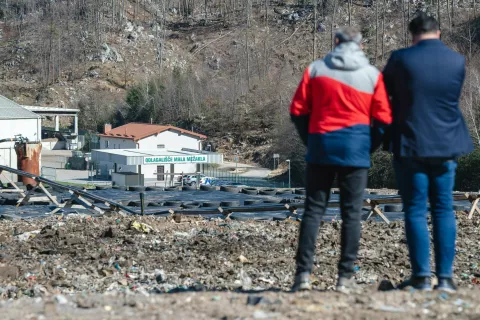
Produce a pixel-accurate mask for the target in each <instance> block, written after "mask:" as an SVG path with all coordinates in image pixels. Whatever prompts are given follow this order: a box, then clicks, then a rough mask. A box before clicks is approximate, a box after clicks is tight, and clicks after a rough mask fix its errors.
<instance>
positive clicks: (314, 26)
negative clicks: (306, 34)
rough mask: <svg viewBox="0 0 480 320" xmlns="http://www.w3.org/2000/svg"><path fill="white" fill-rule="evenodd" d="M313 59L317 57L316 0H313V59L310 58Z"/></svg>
mask: <svg viewBox="0 0 480 320" xmlns="http://www.w3.org/2000/svg"><path fill="white" fill-rule="evenodd" d="M349 1H350V0H349ZM315 59H317V0H313V59H312V60H315Z"/></svg>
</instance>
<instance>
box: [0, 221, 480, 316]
mask: <svg viewBox="0 0 480 320" xmlns="http://www.w3.org/2000/svg"><path fill="white" fill-rule="evenodd" d="M465 215H466V214H465V213H464V212H458V213H457V220H458V226H459V229H458V247H457V248H458V251H457V259H456V264H455V281H456V282H457V283H458V284H459V285H460V288H461V289H460V291H459V293H457V294H446V293H441V294H440V293H437V292H432V293H420V292H414V291H408V290H407V291H401V292H400V291H386V292H383V291H378V288H379V286H380V287H382V288H385V289H388V288H389V284H390V285H391V284H395V283H398V282H400V281H401V280H403V279H405V278H406V277H407V276H408V273H409V271H408V270H409V261H408V254H407V248H406V244H405V240H404V231H403V222H402V221H394V222H392V223H391V224H390V225H387V224H385V223H383V222H379V221H367V222H364V223H363V236H362V240H361V249H360V252H359V260H358V263H357V265H356V267H355V270H356V273H355V278H356V280H357V282H358V284H359V286H360V290H359V291H358V292H355V293H353V294H351V295H344V294H339V293H335V292H334V291H332V289H333V287H334V284H335V276H336V269H337V267H336V264H337V259H338V254H339V250H340V238H339V229H340V227H341V222H340V221H328V222H325V223H324V224H323V225H322V227H321V229H320V233H319V239H318V244H317V250H316V263H315V269H314V273H313V276H314V291H313V292H309V293H296V294H291V293H288V290H289V288H290V286H291V284H292V281H293V275H294V256H295V251H296V248H297V233H298V227H299V224H298V222H297V221H293V220H290V219H286V220H283V221H253V220H252V221H236V220H231V219H226V220H225V219H224V218H220V217H218V218H213V219H202V218H196V217H186V216H176V217H159V216H121V215H118V214H107V215H105V216H96V215H85V214H70V215H57V216H49V217H45V218H43V219H7V220H1V221H0V297H1V299H0V312H1V314H2V317H1V318H2V319H132V318H138V319H232V320H233V319H400V318H402V319H408V318H414V317H415V318H421V319H423V318H425V319H427V318H441V319H476V318H478V317H480V304H479V302H480V288H479V286H480V269H479V264H478V263H479V257H480V248H479V246H478V243H479V240H480V236H479V233H478V230H479V229H478V228H479V226H480V216H478V215H477V216H476V217H475V218H474V219H472V220H468V219H466V217H465ZM432 265H433V262H432Z"/></svg>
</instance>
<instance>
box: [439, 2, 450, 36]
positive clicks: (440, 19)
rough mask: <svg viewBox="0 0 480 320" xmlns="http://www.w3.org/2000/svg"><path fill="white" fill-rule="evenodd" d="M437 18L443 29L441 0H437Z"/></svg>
mask: <svg viewBox="0 0 480 320" xmlns="http://www.w3.org/2000/svg"><path fill="white" fill-rule="evenodd" d="M447 1H448V0H447ZM437 20H438V27H439V28H440V30H441V29H442V15H441V11H440V0H437Z"/></svg>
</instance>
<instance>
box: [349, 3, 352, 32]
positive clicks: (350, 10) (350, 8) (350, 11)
mask: <svg viewBox="0 0 480 320" xmlns="http://www.w3.org/2000/svg"><path fill="white" fill-rule="evenodd" d="M348 25H349V26H351V25H352V0H348Z"/></svg>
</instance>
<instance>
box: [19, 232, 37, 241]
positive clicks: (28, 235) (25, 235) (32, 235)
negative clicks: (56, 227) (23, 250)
mask: <svg viewBox="0 0 480 320" xmlns="http://www.w3.org/2000/svg"><path fill="white" fill-rule="evenodd" d="M39 233H40V230H34V231H29V232H25V233H22V234H19V235H17V236H15V238H16V239H17V240H19V241H27V240H29V239H32V238H35V237H36V235H37V234H39Z"/></svg>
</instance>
